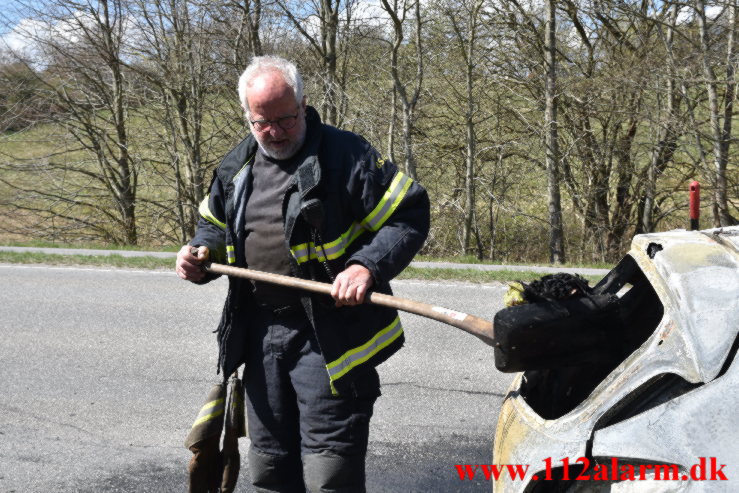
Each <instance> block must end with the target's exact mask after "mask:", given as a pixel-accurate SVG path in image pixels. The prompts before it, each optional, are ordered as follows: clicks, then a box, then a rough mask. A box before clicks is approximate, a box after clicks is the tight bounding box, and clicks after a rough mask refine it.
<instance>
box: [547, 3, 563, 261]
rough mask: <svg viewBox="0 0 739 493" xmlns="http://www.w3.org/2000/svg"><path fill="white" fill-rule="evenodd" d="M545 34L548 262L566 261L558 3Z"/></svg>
mask: <svg viewBox="0 0 739 493" xmlns="http://www.w3.org/2000/svg"><path fill="white" fill-rule="evenodd" d="M546 8H547V13H546V15H547V23H546V34H545V48H544V49H545V59H546V64H547V65H546V67H547V77H546V89H545V110H544V121H545V125H546V168H547V185H548V187H547V191H548V195H549V261H550V262H551V263H553V264H562V263H564V262H565V248H564V231H563V228H562V203H561V199H560V185H559V139H558V136H557V68H556V56H557V46H556V41H555V36H554V35H555V32H556V12H555V8H556V2H555V0H547V3H546Z"/></svg>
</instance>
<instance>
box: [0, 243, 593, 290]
mask: <svg viewBox="0 0 739 493" xmlns="http://www.w3.org/2000/svg"><path fill="white" fill-rule="evenodd" d="M0 263H13V264H44V265H88V266H95V267H118V268H129V269H168V270H172V271H174V259H171V258H157V257H122V256H120V255H105V256H90V255H58V254H47V253H29V252H2V251H0ZM545 274H546V273H544V272H522V271H513V270H505V271H478V270H473V269H437V268H428V269H426V268H416V267H408V268H407V269H405V270H404V271H403V272H402V273H401V274H400V275H399V276H398V279H419V280H424V281H466V282H473V283H491V282H507V281H533V280H534V279H538V278H539V277H541V276H543V275H545ZM585 278H586V279H588V280H589V281H590V282H591V285H593V284H595V283H596V282H597V281H599V280H600V276H585Z"/></svg>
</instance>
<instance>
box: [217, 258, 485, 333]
mask: <svg viewBox="0 0 739 493" xmlns="http://www.w3.org/2000/svg"><path fill="white" fill-rule="evenodd" d="M203 268H204V269H205V270H206V271H207V272H212V273H214V274H222V275H226V276H232V277H241V278H244V279H251V280H252V281H262V282H268V283H272V284H278V285H280V286H284V287H287V288H295V289H302V290H304V291H311V292H314V293H320V294H325V295H329V296H330V295H331V285H330V284H326V283H323V282H316V281H309V280H307V279H300V278H297V277H290V276H283V275H280V274H271V273H269V272H261V271H258V270H252V269H245V268H243V267H233V266H230V265H223V264H214V263H205V264H203ZM365 303H372V304H374V305H381V306H387V307H391V308H395V309H397V310H402V311H404V312H409V313H415V314H416V315H421V316H422V317H426V318H430V319H433V320H437V321H439V322H443V323H445V324H448V325H451V326H453V327H457V328H458V329H462V330H463V331H465V332H468V333H470V334H472V335H474V336H476V337H477V338H478V339H480V340H481V341H483V342H484V343H485V344H488V345H490V346H494V345H495V338H494V335H493V324H492V322H489V321H487V320H485V319H482V318H479V317H476V316H474V315H469V314H467V313H462V312H458V311H455V310H450V309H448V308H444V307H441V306H434V305H430V304H428V303H423V302H420V301H414V300H409V299H406V298H399V297H397V296H390V295H388V294H382V293H372V292H370V293H369V294H368V295H367V296H365Z"/></svg>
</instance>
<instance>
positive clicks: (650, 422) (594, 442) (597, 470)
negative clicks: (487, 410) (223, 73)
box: [493, 227, 739, 493]
mask: <svg viewBox="0 0 739 493" xmlns="http://www.w3.org/2000/svg"><path fill="white" fill-rule="evenodd" d="M494 326H495V331H496V339H497V340H499V342H500V346H499V347H496V349H495V353H496V354H495V359H496V366H497V367H498V369H500V370H502V371H507V372H512V371H518V372H521V373H519V374H518V375H517V377H516V379H515V380H514V382H513V384H512V386H511V388H510V390H509V392H508V395H507V396H506V399H505V401H504V403H503V406H502V409H501V412H500V417H499V420H498V426H497V430H496V436H495V442H494V446H493V461H494V463H495V464H524V465H529V467H528V469H527V472H526V475H525V478H524V479H523V480H522V479H521V478H516V479H513V478H511V477H506V476H505V475H500V476H499V477H498V479H497V480H496V481H495V482H494V486H493V490H494V491H495V492H498V493H509V492H528V493H532V492H537V493H540V492H550V491H567V492H579V491H588V492H591V491H592V492H601V491H603V492H617V491H624V492H641V491H650V492H668V491H669V492H673V491H681V492H682V491H691V492H692V491H711V492H713V491H739V413H738V412H737V409H738V408H739V394H738V393H737V389H738V388H739V362H738V361H737V358H736V357H735V356H736V353H737V347H738V346H739V339H737V333H738V332H739V227H731V228H723V229H715V230H705V231H682V230H680V231H672V232H667V233H655V234H645V235H638V236H636V237H635V238H634V240H633V242H632V247H631V250H630V251H629V253H628V254H627V255H626V256H625V257H624V258H623V260H622V261H621V262H620V263H619V264H618V265H617V266H616V267H615V268H614V269H613V270H612V271H611V272H610V273H609V274H608V275H607V276H606V277H604V278H603V280H601V281H600V282H599V283H598V284H597V285H596V286H595V288H594V290H593V292H592V294H589V295H588V296H585V297H580V298H577V299H573V300H566V301H561V302H544V303H536V304H531V305H521V306H513V307H510V308H506V309H504V310H501V311H500V312H498V314H497V315H496V317H495V321H494ZM581 458H582V459H581ZM565 464H569V467H568V468H567V469H565V467H564V465H565ZM722 465H724V467H721V466H722ZM586 466H587V467H586ZM657 466H659V467H657ZM712 469H713V470H712ZM629 471H633V472H632V473H631V474H633V475H634V476H635V477H634V478H633V479H631V477H630V474H629ZM645 471H646V474H645ZM601 473H602V474H601ZM660 473H661V475H662V477H660ZM700 473H703V477H701V474H700ZM712 473H714V476H717V477H714V478H713V479H714V480H711V474H712ZM722 475H723V476H725V477H727V480H726V481H724V480H723V479H722V477H721V476H722ZM578 476H580V478H581V479H583V478H584V477H587V478H588V479H587V480H576V478H577V477H578ZM703 479H704V480H703Z"/></svg>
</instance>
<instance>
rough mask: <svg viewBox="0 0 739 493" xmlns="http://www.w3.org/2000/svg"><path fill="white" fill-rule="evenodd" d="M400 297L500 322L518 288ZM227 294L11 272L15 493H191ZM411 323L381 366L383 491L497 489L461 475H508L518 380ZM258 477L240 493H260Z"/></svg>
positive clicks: (411, 289) (8, 376)
mask: <svg viewBox="0 0 739 493" xmlns="http://www.w3.org/2000/svg"><path fill="white" fill-rule="evenodd" d="M394 289H395V291H396V294H398V295H400V296H404V297H409V298H413V299H418V300H422V301H426V302H429V303H433V304H439V305H443V306H447V307H449V308H454V309H456V310H460V311H464V312H468V313H473V314H475V315H478V316H481V317H483V318H488V319H492V317H493V315H494V313H495V311H496V310H498V309H499V308H500V307H501V298H502V293H503V290H504V288H503V286H502V285H482V286H481V285H473V284H462V283H431V282H414V281H400V282H397V283H395V284H394ZM225 290H226V283H225V281H223V280H219V281H216V282H214V283H211V284H210V285H207V286H195V285H191V284H189V283H187V282H184V281H181V280H179V279H178V278H177V277H176V276H175V275H174V274H173V273H170V272H164V271H133V270H114V269H98V268H65V267H45V266H22V265H0V392H1V395H2V398H1V399H0V444H1V445H2V446H1V447H0V492H3V493H10V492H18V493H20V492H24V493H27V492H39V493H41V492H43V493H48V492H59V493H66V492H81V493H92V492H170V491H171V492H182V491H185V490H186V464H187V461H188V460H189V457H190V452H189V451H188V450H187V449H185V448H184V446H183V441H184V438H185V436H186V435H187V432H188V430H189V427H190V424H191V423H192V421H193V419H194V417H195V415H196V414H197V411H198V410H199V407H200V406H201V405H202V403H203V401H204V398H205V394H206V393H207V391H208V389H209V387H210V385H211V384H212V383H214V382H216V381H218V377H216V375H215V351H216V345H215V338H214V335H213V334H212V333H211V330H212V329H213V328H215V325H216V323H217V320H218V317H219V314H220V309H221V303H222V300H223V297H224V295H225ZM402 320H403V325H404V327H405V331H406V337H407V343H406V347H405V348H404V349H403V350H402V351H401V352H400V353H399V354H398V355H396V356H395V357H393V358H391V359H390V360H389V361H387V362H386V363H384V364H383V365H382V366H381V367H380V375H381V378H382V382H383V396H382V397H381V398H380V399H379V401H378V403H377V406H376V411H375V417H374V418H373V422H372V428H371V437H370V449H369V457H368V472H367V475H368V479H367V481H368V491H370V492H388V493H389V492H393V493H396V492H454V491H460V492H478V491H490V490H491V485H490V484H489V483H486V482H485V481H484V480H479V481H469V480H466V481H460V480H459V477H458V475H457V472H456V469H455V467H454V465H455V464H481V463H490V462H491V461H492V458H491V455H492V452H491V449H492V436H493V433H494V429H495V423H496V420H497V415H498V409H499V406H500V404H501V401H502V398H503V395H504V394H505V390H506V388H507V387H508V385H509V383H510V381H511V379H512V377H511V376H510V375H503V374H500V373H498V372H496V370H495V368H494V362H493V352H492V350H491V349H490V348H489V347H487V346H485V345H484V344H483V343H481V342H480V341H478V340H477V339H476V338H474V337H472V336H469V335H467V334H465V333H463V332H461V331H459V330H458V329H455V328H453V327H449V326H446V325H443V324H441V323H438V322H434V321H431V320H427V319H424V318H421V317H418V316H415V315H410V314H404V315H403V316H402ZM247 446H248V440H247V439H242V441H241V450H242V454H243V452H245V451H246V449H247ZM245 465H246V464H245V459H244V458H243V457H242V466H245ZM245 469H246V468H245V467H243V469H242V477H241V478H240V480H239V485H238V488H237V491H239V492H247V491H252V488H251V487H250V485H249V481H248V476H247V475H246V474H245V472H246V470H245Z"/></svg>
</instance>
